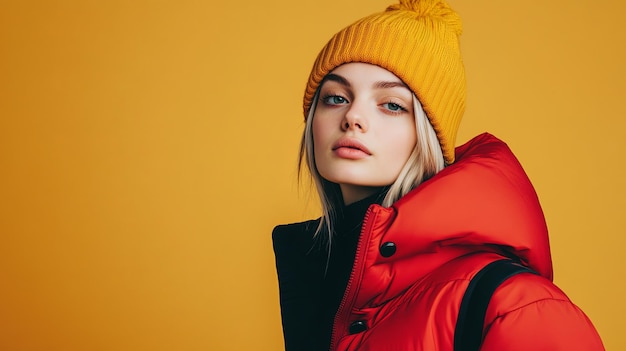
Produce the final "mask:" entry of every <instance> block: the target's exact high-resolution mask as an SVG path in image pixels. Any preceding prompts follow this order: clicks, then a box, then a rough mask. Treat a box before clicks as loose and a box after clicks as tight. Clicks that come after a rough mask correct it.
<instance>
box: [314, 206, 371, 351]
mask: <svg viewBox="0 0 626 351" xmlns="http://www.w3.org/2000/svg"><path fill="white" fill-rule="evenodd" d="M377 199H378V194H377V195H374V196H370V197H367V198H365V199H363V200H360V201H357V202H355V203H352V204H350V205H348V206H344V207H343V208H342V209H341V211H340V212H339V213H338V214H337V219H336V221H335V223H334V228H333V229H334V230H333V236H332V239H331V245H330V258H329V259H328V267H327V269H326V272H325V273H326V274H325V275H324V278H323V279H322V286H321V311H322V315H321V322H320V326H321V327H322V328H321V330H320V332H321V333H322V335H321V339H322V340H325V342H326V344H325V345H326V348H325V350H328V348H329V347H330V339H331V337H332V329H333V324H334V320H335V314H336V313H337V310H338V309H339V305H340V304H341V300H342V299H343V295H344V293H345V291H346V287H347V285H348V280H349V279H350V273H351V272H352V266H353V265H354V258H355V254H356V247H357V244H358V241H359V237H360V234H361V227H362V225H363V218H364V217H365V212H367V209H368V208H369V206H370V205H371V204H372V203H375V202H377V201H376V200H377ZM321 264H322V265H323V266H324V268H326V262H321Z"/></svg>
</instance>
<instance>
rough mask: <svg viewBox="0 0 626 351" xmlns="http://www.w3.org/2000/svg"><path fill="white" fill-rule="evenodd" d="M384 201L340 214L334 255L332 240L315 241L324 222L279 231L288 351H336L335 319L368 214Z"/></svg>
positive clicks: (366, 202) (276, 240)
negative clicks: (333, 341) (332, 346)
mask: <svg viewBox="0 0 626 351" xmlns="http://www.w3.org/2000/svg"><path fill="white" fill-rule="evenodd" d="M381 198H382V196H381V195H380V194H375V195H372V196H370V197H367V198H365V199H363V200H360V201H357V202H355V203H353V204H350V205H348V206H343V207H342V208H340V209H339V210H338V212H337V215H336V218H335V220H334V222H333V233H332V237H331V245H330V254H329V253H328V252H329V251H328V245H327V243H328V241H327V236H326V234H324V233H321V234H320V235H319V236H318V237H313V234H314V233H315V229H316V228H317V224H318V223H319V221H308V222H303V223H297V224H289V225H282V226H278V227H276V228H275V229H274V234H273V237H274V251H275V253H276V264H277V266H276V268H277V271H278V279H279V285H280V304H281V315H282V321H283V333H284V337H285V349H286V351H308V350H311V351H312V350H316V351H319V350H328V349H329V348H330V341H331V337H332V329H333V324H334V319H335V314H336V313H337V310H338V308H339V305H340V304H341V300H342V298H343V295H344V293H345V290H346V287H347V285H348V280H349V279H350V273H351V271H352V266H353V264H354V258H355V254H356V247H357V244H358V241H359V236H360V233H361V227H362V224H363V218H364V217H365V212H367V209H368V208H369V206H370V205H371V204H373V203H380V202H381ZM329 255H330V256H329Z"/></svg>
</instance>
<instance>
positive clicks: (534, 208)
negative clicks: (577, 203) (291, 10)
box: [273, 0, 603, 351]
mask: <svg viewBox="0 0 626 351" xmlns="http://www.w3.org/2000/svg"><path fill="white" fill-rule="evenodd" d="M460 33H461V22H460V19H459V18H458V16H457V14H456V13H455V12H454V11H453V10H452V9H450V7H449V6H448V5H447V4H446V3H445V2H443V1H435V0H422V1H417V0H414V1H409V0H406V1H401V2H400V3H399V4H397V5H393V6H390V7H389V8H388V9H387V10H386V11H384V12H382V13H377V14H374V15H371V16H368V17H365V18H363V19H361V20H359V21H357V22H356V23H354V24H352V25H350V26H348V27H346V28H344V29H343V30H341V31H340V32H339V33H337V34H336V35H335V36H334V37H333V38H332V39H331V40H330V41H329V43H328V44H327V45H326V46H325V47H324V48H323V49H322V51H321V53H320V54H319V56H318V58H317V60H316V62H315V64H314V67H313V70H312V72H311V75H310V77H309V81H308V84H307V88H306V92H305V97H304V110H305V117H306V126H305V130H304V134H303V141H302V148H301V164H302V163H303V162H305V161H306V164H307V166H308V169H309V171H310V172H311V175H312V177H313V179H314V181H315V184H316V186H317V189H318V193H319V195H320V199H321V203H322V208H323V215H322V217H321V218H320V219H317V220H312V221H307V222H303V223H295V224H289V225H282V226H278V227H276V228H275V229H274V232H273V240H274V250H275V254H276V265H277V271H278V278H279V286H280V299H281V312H282V320H283V332H284V337H285V346H286V349H287V350H328V349H330V350H357V349H358V350H439V351H445V350H453V340H454V333H455V325H456V322H457V317H458V315H459V306H460V304H461V301H462V299H463V295H464V293H465V291H466V289H467V286H468V284H469V282H470V280H471V279H472V277H474V275H476V273H477V272H478V271H480V270H481V268H483V267H484V266H486V265H487V264H489V263H491V262H494V261H497V260H501V259H502V258H505V257H514V258H515V259H516V260H518V261H519V262H521V263H522V264H523V265H525V266H527V267H529V268H531V269H532V270H534V271H535V272H537V274H527V273H522V274H518V275H515V276H514V277H512V278H510V279H508V280H506V281H505V282H504V283H503V284H502V285H500V287H499V288H498V289H497V290H496V292H495V293H494V295H493V297H492V299H491V303H490V304H489V308H488V310H487V313H486V316H485V323H484V328H483V336H484V337H483V342H482V346H481V350H483V351H487V350H602V349H603V346H602V342H601V340H600V338H599V336H598V334H597V332H596V331H595V329H594V327H593V325H592V324H591V322H590V321H589V320H588V318H587V317H586V316H585V315H584V313H583V312H582V311H581V310H580V309H579V308H578V307H576V306H575V305H574V304H573V303H572V302H571V301H570V300H569V299H568V298H567V296H566V295H565V294H564V293H563V292H562V291H561V290H559V289H558V288H557V287H556V286H555V285H554V284H552V282H551V280H552V264H551V259H550V251H549V246H548V236H547V228H546V224H545V220H544V217H543V214H542V211H541V207H540V205H539V202H538V199H537V196H536V194H535V191H534V189H533V187H532V185H531V184H530V181H529V179H528V177H527V176H526V174H525V173H524V171H523V169H522V167H521V166H520V164H519V162H518V161H517V159H516V158H515V156H514V155H513V154H512V153H511V151H510V150H509V148H508V147H507V146H506V144H504V143H503V142H502V141H500V140H498V139H497V138H495V137H493V136H491V135H489V134H483V135H479V136H477V137H476V138H474V139H473V140H471V141H469V142H468V143H467V144H465V145H462V146H460V147H458V148H456V149H455V147H454V141H455V138H456V132H457V129H458V125H459V123H460V120H461V117H462V114H463V111H464V105H465V78H464V68H463V64H462V60H461V56H460V51H459V45H458V36H459V35H460Z"/></svg>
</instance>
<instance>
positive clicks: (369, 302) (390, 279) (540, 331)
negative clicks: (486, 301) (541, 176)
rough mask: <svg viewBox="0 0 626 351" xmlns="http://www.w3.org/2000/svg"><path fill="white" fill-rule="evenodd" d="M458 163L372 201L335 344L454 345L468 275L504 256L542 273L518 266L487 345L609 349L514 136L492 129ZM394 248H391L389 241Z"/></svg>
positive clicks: (489, 322)
mask: <svg viewBox="0 0 626 351" xmlns="http://www.w3.org/2000/svg"><path fill="white" fill-rule="evenodd" d="M456 160H457V161H456V162H455V163H454V164H453V165H451V166H448V167H446V168H445V169H444V170H442V171H441V172H440V173H438V174H437V175H436V176H435V177H433V178H431V179H430V180H428V181H426V182H424V183H422V184H421V185H420V186H419V187H417V188H416V189H414V190H413V191H411V192H410V193H408V194H407V195H405V196H404V197H402V198H401V199H400V200H398V201H397V202H396V203H395V204H394V205H392V206H391V207H389V208H384V207H381V206H379V205H371V206H370V208H369V209H368V211H367V213H366V216H365V219H364V223H363V228H362V231H361V236H360V239H359V243H358V246H357V252H356V257H355V263H354V266H353V269H352V273H351V276H350V280H349V282H348V287H347V289H346V292H345V295H344V297H343V300H342V303H341V306H340V308H339V310H338V312H337V315H336V318H335V324H334V326H333V338H332V341H331V350H342V351H343V350H376V351H381V350H428V351H448V350H450V351H452V350H453V341H454V329H455V324H456V320H457V316H458V312H459V306H460V303H461V299H462V297H463V294H464V292H465V290H466V288H467V285H468V283H469V280H470V279H471V278H472V277H473V276H474V274H475V273H476V272H478V271H479V270H480V269H481V268H482V267H484V266H485V265H486V264H488V263H489V262H492V261H494V260H497V259H501V258H502V257H503V256H504V255H515V256H517V257H518V258H519V259H520V260H521V261H522V262H523V264H525V265H527V266H529V267H530V268H532V269H533V270H535V271H536V272H538V273H539V275H533V274H519V275H516V276H514V277H513V278H511V279H509V280H507V281H506V282H505V283H504V284H503V285H501V286H500V287H499V288H498V289H497V290H496V292H495V293H494V295H493V297H492V299H491V303H490V305H489V308H488V310H487V315H486V318H485V325H484V331H485V337H484V342H483V345H482V347H481V350H482V351H492V350H493V351H496V350H497V351H506V350H533V351H537V350H568V351H573V350H586V351H589V350H604V347H603V345H602V342H601V340H600V337H599V336H598V333H597V332H596V330H595V328H594V327H593V325H592V323H591V322H590V321H589V319H588V318H587V317H586V316H585V314H584V313H583V312H582V311H581V310H580V309H579V308H578V307H577V306H575V305H574V304H573V303H572V302H571V301H570V300H569V299H568V298H567V296H566V295H565V294H564V293H563V292H562V291H561V290H560V289H559V288H557V287H556V286H555V285H554V284H552V282H551V280H552V263H551V259H550V249H549V244H548V234H547V228H546V224H545V220H544V216H543V213H542V210H541V207H540V205H539V201H538V199H537V195H536V193H535V191H534V189H533V187H532V185H531V183H530V181H529V179H528V177H527V176H526V174H525V172H524V171H523V169H522V167H521V166H520V164H519V162H518V161H517V159H516V158H515V156H514V155H513V154H512V153H511V151H510V150H509V148H508V147H507V146H506V144H504V143H503V142H501V141H500V140H498V139H496V138H495V137H493V136H491V135H489V134H483V135H480V136H478V137H476V138H474V139H473V140H471V141H470V142H468V143H467V144H465V145H463V146H461V147H459V148H457V150H456ZM275 240H279V238H275ZM389 246H395V252H392V253H393V254H391V256H390V255H389V254H390V253H391V252H389V251H388V252H385V251H384V249H382V250H381V248H384V247H389ZM386 256H388V257H386ZM277 258H278V256H277Z"/></svg>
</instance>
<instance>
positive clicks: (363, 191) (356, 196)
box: [340, 184, 382, 206]
mask: <svg viewBox="0 0 626 351" xmlns="http://www.w3.org/2000/svg"><path fill="white" fill-rule="evenodd" d="M340 188H341V196H342V197H343V204H344V205H346V206H348V205H350V204H353V203H355V202H357V201H361V200H363V199H365V198H366V197H369V196H372V195H374V194H376V193H377V192H379V191H380V190H381V189H382V187H371V186H356V185H346V184H340Z"/></svg>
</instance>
